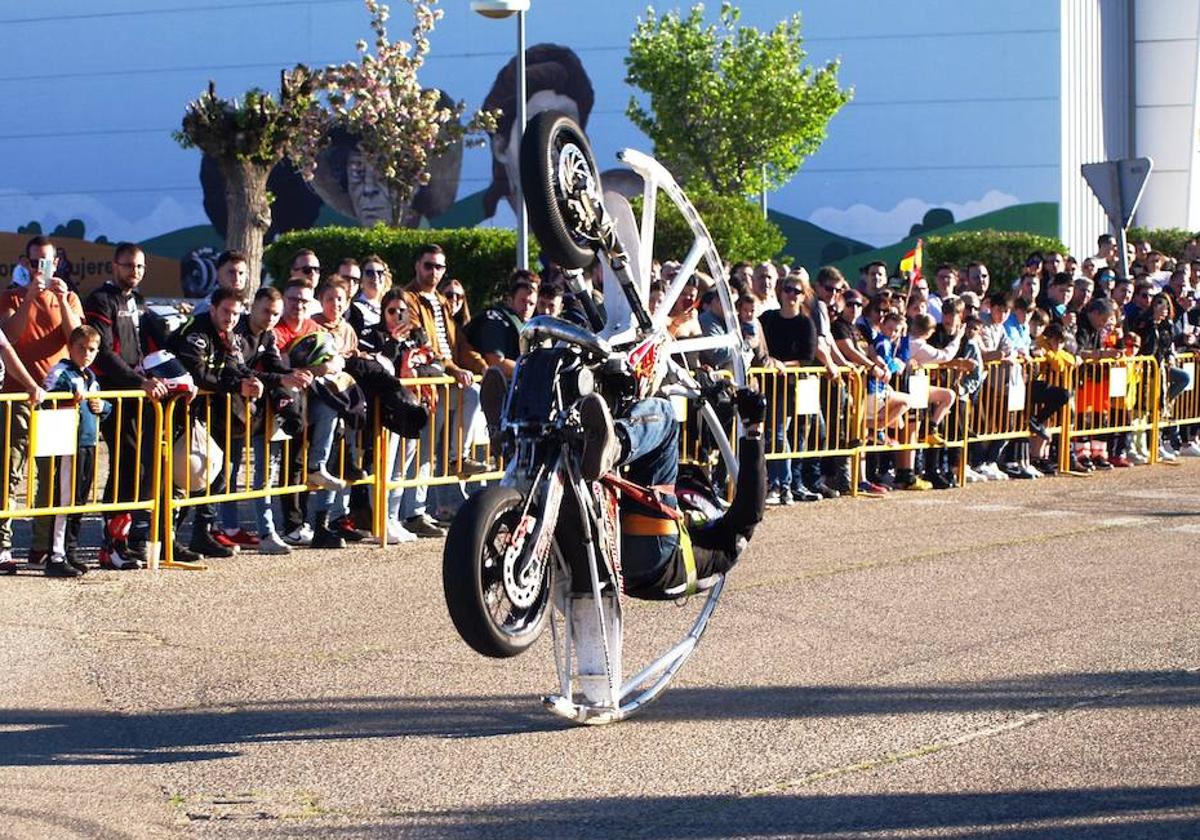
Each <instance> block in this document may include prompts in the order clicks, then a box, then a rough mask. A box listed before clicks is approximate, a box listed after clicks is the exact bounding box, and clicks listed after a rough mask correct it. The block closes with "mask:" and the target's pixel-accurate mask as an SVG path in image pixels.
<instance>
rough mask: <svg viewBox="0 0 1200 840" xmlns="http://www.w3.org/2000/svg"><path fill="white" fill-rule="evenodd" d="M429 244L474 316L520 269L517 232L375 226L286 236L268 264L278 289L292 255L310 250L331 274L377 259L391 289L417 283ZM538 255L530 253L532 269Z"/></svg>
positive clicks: (271, 252)
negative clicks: (351, 260)
mask: <svg viewBox="0 0 1200 840" xmlns="http://www.w3.org/2000/svg"><path fill="white" fill-rule="evenodd" d="M428 243H436V244H438V245H441V246H442V248H443V249H444V250H445V252H446V264H447V265H448V266H449V269H448V270H447V272H446V276H447V277H457V278H458V279H459V281H460V282H461V283H462V284H463V288H464V289H465V290H466V292H467V299H468V300H469V301H470V303H471V307H472V309H473V310H474V311H479V309H480V307H481V306H483V305H485V304H487V303H489V302H491V301H492V300H493V299H494V298H495V297H496V296H497V295H498V294H499V293H500V290H501V289H503V288H504V286H505V284H506V282H507V280H508V275H509V274H510V273H511V272H512V270H513V268H515V267H516V254H517V234H516V231H512V230H502V229H496V228H467V229H458V230H455V229H450V228H446V229H442V230H413V229H411V228H389V227H384V226H383V225H376V226H375V227H373V228H359V227H353V228H350V227H324V228H313V229H311V230H297V231H292V232H291V233H285V234H283V235H282V236H280V237H279V238H278V239H276V240H275V241H274V242H273V243H271V244H270V245H269V246H267V249H266V252H265V253H264V255H263V264H264V265H265V266H266V267H267V270H268V271H269V272H270V273H271V276H272V277H274V278H275V280H276V285H281V284H282V282H283V281H284V280H286V279H287V277H288V273H289V270H290V268H291V260H292V255H293V254H295V252H296V251H298V250H300V249H301V248H311V249H312V250H313V251H315V252H316V254H317V257H318V258H319V259H320V260H321V265H322V266H323V267H324V268H325V269H327V270H328V271H329V272H330V273H332V271H333V268H334V266H336V265H337V263H338V260H340V259H341V258H342V257H355V258H356V259H359V260H361V259H362V258H363V257H365V256H367V255H368V254H378V255H379V256H381V257H383V259H384V261H385V262H386V263H387V264H388V267H389V268H390V269H391V271H392V284H393V285H397V286H407V285H408V284H409V283H410V282H411V281H412V279H413V263H414V262H416V254H417V249H419V248H420V247H421V246H422V245H425V244H428ZM535 256H536V253H534V252H531V260H530V261H531V263H533V262H534V260H533V257H535Z"/></svg>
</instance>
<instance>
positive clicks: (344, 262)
mask: <svg viewBox="0 0 1200 840" xmlns="http://www.w3.org/2000/svg"><path fill="white" fill-rule="evenodd" d="M337 276H338V277H340V278H341V279H342V280H345V281H346V287H347V288H348V289H349V291H350V300H354V299H355V298H356V297H358V287H359V283H361V282H362V266H360V265H359V264H358V260H356V259H354V257H342V259H341V260H340V261H339V262H338V264H337Z"/></svg>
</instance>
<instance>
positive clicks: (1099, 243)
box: [1092, 233, 1117, 269]
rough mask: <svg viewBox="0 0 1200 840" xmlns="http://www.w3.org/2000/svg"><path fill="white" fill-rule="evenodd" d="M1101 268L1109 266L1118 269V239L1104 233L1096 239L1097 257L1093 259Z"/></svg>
mask: <svg viewBox="0 0 1200 840" xmlns="http://www.w3.org/2000/svg"><path fill="white" fill-rule="evenodd" d="M1092 259H1093V260H1095V261H1096V262H1097V263H1099V266H1097V268H1101V267H1103V266H1106V265H1107V266H1108V267H1109V268H1113V269H1115V268H1116V267H1117V237H1115V236H1113V235H1112V234H1111V233H1102V234H1100V236H1098V237H1097V238H1096V256H1094V257H1092Z"/></svg>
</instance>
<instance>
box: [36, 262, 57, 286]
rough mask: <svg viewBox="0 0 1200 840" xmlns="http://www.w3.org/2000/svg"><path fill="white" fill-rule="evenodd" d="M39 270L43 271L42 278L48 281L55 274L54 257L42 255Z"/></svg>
mask: <svg viewBox="0 0 1200 840" xmlns="http://www.w3.org/2000/svg"><path fill="white" fill-rule="evenodd" d="M38 271H40V272H42V279H43V280H45V281H46V282H47V283H49V282H50V278H51V277H53V276H54V257H42V258H41V259H40V260H38Z"/></svg>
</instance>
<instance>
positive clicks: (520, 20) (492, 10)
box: [471, 0, 529, 269]
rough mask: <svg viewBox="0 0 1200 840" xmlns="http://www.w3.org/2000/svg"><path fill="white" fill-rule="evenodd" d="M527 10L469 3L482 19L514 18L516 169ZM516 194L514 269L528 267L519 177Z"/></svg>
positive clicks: (504, 0)
mask: <svg viewBox="0 0 1200 840" xmlns="http://www.w3.org/2000/svg"><path fill="white" fill-rule="evenodd" d="M528 10H529V0H471V11H473V12H477V13H479V14H481V15H483V16H484V17H489V18H506V17H512V16H513V15H516V16H517V114H516V125H517V137H516V141H517V142H516V149H510V153H511V154H515V155H517V161H518V163H517V165H518V167H519V166H520V154H521V138H522V137H523V136H524V135H525V121H526V117H525V105H526V101H525V100H526V97H525V12H527V11H528ZM510 186H511V188H512V189H513V191H514V193H515V195H516V205H517V207H516V210H517V268H524V269H527V268H529V223H528V221H527V219H526V215H525V195H524V193H522V191H521V181H520V178H518V179H517V183H515V184H511V185H510Z"/></svg>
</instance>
